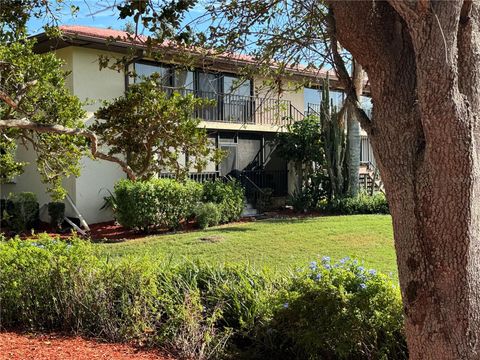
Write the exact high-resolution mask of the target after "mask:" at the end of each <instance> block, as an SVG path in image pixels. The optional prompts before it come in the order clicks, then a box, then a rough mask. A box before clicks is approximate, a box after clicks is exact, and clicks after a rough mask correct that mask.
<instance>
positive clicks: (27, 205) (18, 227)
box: [3, 192, 40, 234]
mask: <svg viewBox="0 0 480 360" xmlns="http://www.w3.org/2000/svg"><path fill="white" fill-rule="evenodd" d="M39 212H40V206H39V204H38V201H37V196H36V195H35V194H34V193H32V192H21V193H11V194H9V195H8V199H7V202H6V209H5V211H4V212H3V215H4V217H3V220H6V222H7V226H8V227H9V228H10V229H11V230H13V231H14V232H15V233H17V234H19V233H22V232H26V231H28V230H31V229H33V228H34V227H35V226H36V225H37V223H38V221H39Z"/></svg>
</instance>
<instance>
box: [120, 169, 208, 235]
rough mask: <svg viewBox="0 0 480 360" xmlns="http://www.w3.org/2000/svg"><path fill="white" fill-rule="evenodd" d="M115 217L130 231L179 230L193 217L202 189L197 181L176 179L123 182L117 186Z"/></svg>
mask: <svg viewBox="0 0 480 360" xmlns="http://www.w3.org/2000/svg"><path fill="white" fill-rule="evenodd" d="M114 193H115V216H116V219H117V221H118V222H119V223H120V224H121V225H122V226H125V227H126V228H131V229H136V230H142V231H146V232H148V231H149V230H151V229H156V228H164V229H177V228H178V227H179V225H180V223H181V221H182V220H185V219H187V218H189V217H191V216H192V215H193V212H194V208H195V206H196V205H197V203H198V202H199V200H200V196H201V193H202V186H201V184H198V183H196V182H193V181H187V182H186V183H180V182H178V181H176V180H173V179H154V180H149V181H135V182H134V181H130V180H120V181H119V182H118V183H117V184H115V190H114Z"/></svg>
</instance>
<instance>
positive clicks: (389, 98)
mask: <svg viewBox="0 0 480 360" xmlns="http://www.w3.org/2000/svg"><path fill="white" fill-rule="evenodd" d="M330 5H331V7H332V16H333V19H334V26H335V27H334V31H335V34H336V36H338V39H339V40H340V41H341V43H342V44H343V45H344V46H345V47H346V48H347V49H348V50H349V51H350V52H351V53H352V54H353V55H354V56H355V58H356V59H357V60H358V61H359V62H360V63H361V64H362V65H363V66H364V68H365V70H366V71H367V73H368V77H369V80H370V84H371V89H372V100H373V112H374V116H373V119H372V120H371V121H365V119H363V120H364V121H363V122H362V125H363V127H364V128H365V129H366V130H367V132H368V134H369V136H370V139H371V142H372V146H373V149H374V152H375V156H376V159H378V162H379V166H380V170H381V174H382V178H383V181H384V183H385V188H386V191H387V196H388V200H389V205H390V210H391V212H392V217H393V226H394V232H395V247H396V250H397V258H398V268H399V277H400V284H401V288H402V295H403V301H404V307H405V315H406V330H407V337H408V344H409V349H410V357H411V358H412V359H478V358H479V356H480V355H479V354H480V276H479V275H480V251H479V250H480V226H479V218H480V207H479V206H478V201H479V200H480V195H479V190H480V186H479V185H480V184H479V180H480V178H479V170H480V157H479V153H478V152H479V148H478V144H479V140H480V138H479V132H478V129H477V128H478V126H479V115H480V96H479V89H480V65H479V64H480V62H479V60H480V37H479V36H480V33H479V25H480V14H479V3H478V2H477V1H468V0H466V1H428V0H426V1H409V2H405V1H393V0H392V1H381V2H379V1H331V2H330Z"/></svg>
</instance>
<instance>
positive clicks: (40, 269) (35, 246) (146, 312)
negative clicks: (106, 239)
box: [0, 235, 272, 359]
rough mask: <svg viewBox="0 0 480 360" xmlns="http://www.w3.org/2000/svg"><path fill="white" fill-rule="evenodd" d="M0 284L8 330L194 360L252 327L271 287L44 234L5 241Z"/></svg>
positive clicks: (224, 271)
mask: <svg viewBox="0 0 480 360" xmlns="http://www.w3.org/2000/svg"><path fill="white" fill-rule="evenodd" d="M0 279H2V281H1V282H0V318H1V319H2V327H3V328H10V329H11V328H16V329H18V328H23V329H26V330H53V331H69V332H75V333H79V334H84V335H89V336H94V337H99V338H102V339H104V340H108V341H139V342H142V343H143V344H147V345H158V346H161V347H171V348H172V350H174V351H175V352H180V355H182V356H184V357H190V358H195V359H210V358H217V357H218V356H220V355H221V354H222V353H223V352H224V349H225V348H226V346H227V345H228V344H227V340H228V339H230V338H232V336H233V334H234V333H237V332H240V331H241V330H242V329H249V328H252V327H253V325H254V324H255V323H256V321H258V320H259V319H261V318H262V317H263V316H264V315H263V314H264V312H265V311H266V309H267V308H268V298H270V291H271V289H272V286H271V283H270V282H269V281H267V280H266V278H265V277H264V275H263V274H262V273H260V272H256V271H253V270H251V269H250V268H247V267H243V268H240V267H230V266H223V267H222V266H215V267H214V266H209V265H199V264H192V263H185V264H183V265H176V266H172V265H171V264H169V263H161V262H159V261H158V260H156V261H148V260H146V259H138V258H128V257H125V258H121V259H113V260H112V259H106V258H103V257H100V256H99V255H98V254H97V252H96V250H95V247H94V246H93V245H91V244H90V243H89V242H87V241H82V240H79V239H72V240H71V241H70V242H64V241H61V240H58V239H54V240H52V239H49V238H48V237H47V236H46V235H42V236H40V237H39V239H37V240H35V241H22V240H19V239H14V240H9V241H5V242H0ZM242 331H243V330H242ZM245 331H247V330H245ZM232 339H233V338H232Z"/></svg>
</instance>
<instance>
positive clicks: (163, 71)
mask: <svg viewBox="0 0 480 360" xmlns="http://www.w3.org/2000/svg"><path fill="white" fill-rule="evenodd" d="M134 68H135V73H136V75H137V76H136V78H135V82H140V81H142V80H143V79H144V78H146V77H149V76H151V75H153V74H155V73H157V74H159V75H160V78H161V83H162V85H165V86H169V85H170V84H171V81H170V78H171V76H170V68H169V67H167V66H165V65H159V64H153V63H144V62H137V63H135V64H134Z"/></svg>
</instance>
